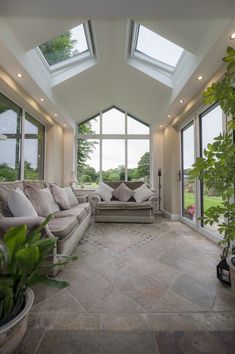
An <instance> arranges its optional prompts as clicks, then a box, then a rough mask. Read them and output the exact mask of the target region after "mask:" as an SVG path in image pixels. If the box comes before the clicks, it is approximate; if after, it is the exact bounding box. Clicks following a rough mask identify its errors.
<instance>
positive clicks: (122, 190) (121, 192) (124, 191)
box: [113, 183, 133, 202]
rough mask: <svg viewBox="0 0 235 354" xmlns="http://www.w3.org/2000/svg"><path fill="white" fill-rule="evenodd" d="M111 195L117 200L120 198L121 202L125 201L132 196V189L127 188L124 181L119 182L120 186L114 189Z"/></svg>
mask: <svg viewBox="0 0 235 354" xmlns="http://www.w3.org/2000/svg"><path fill="white" fill-rule="evenodd" d="M113 195H114V197H116V198H117V199H118V200H121V201H122V202H127V201H128V200H129V199H130V198H131V197H132V196H133V190H131V189H130V188H128V187H127V186H126V185H125V183H121V184H120V186H118V187H117V188H116V189H114V191H113Z"/></svg>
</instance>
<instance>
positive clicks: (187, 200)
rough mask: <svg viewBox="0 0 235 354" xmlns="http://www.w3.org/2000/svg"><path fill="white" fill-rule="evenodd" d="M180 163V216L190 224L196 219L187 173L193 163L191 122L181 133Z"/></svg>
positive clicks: (192, 130)
mask: <svg viewBox="0 0 235 354" xmlns="http://www.w3.org/2000/svg"><path fill="white" fill-rule="evenodd" d="M181 154H182V156H181V161H182V167H181V170H182V216H183V217H185V218H186V219H188V220H190V221H191V222H195V219H196V193H195V181H194V180H193V179H191V178H190V177H189V171H190V170H191V168H192V165H193V163H194V161H195V142H194V123H193V122H191V123H190V124H189V125H187V126H186V127H185V128H184V129H182V131H181Z"/></svg>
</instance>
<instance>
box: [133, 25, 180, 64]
mask: <svg viewBox="0 0 235 354" xmlns="http://www.w3.org/2000/svg"><path fill="white" fill-rule="evenodd" d="M135 49H136V51H138V52H141V53H142V54H144V55H147V56H148V57H150V58H152V59H154V60H156V61H158V62H161V63H163V64H166V65H170V67H173V68H175V67H176V65H177V64H178V62H179V60H180V58H181V56H182V54H183V52H184V49H183V48H181V47H179V46H178V45H176V44H174V43H172V42H171V41H169V40H168V39H165V38H164V37H162V36H160V35H159V34H157V33H155V32H152V31H151V30H149V29H148V28H146V27H144V26H142V25H139V27H138V34H137V41H136V48H135Z"/></svg>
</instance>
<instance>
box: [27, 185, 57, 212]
mask: <svg viewBox="0 0 235 354" xmlns="http://www.w3.org/2000/svg"><path fill="white" fill-rule="evenodd" d="M25 194H26V195H27V197H28V198H29V200H30V201H31V203H32V204H33V206H34V208H35V209H36V211H37V213H38V215H39V216H44V217H47V216H48V215H49V214H52V213H54V212H56V211H59V210H60V209H59V206H58V205H57V204H56V203H55V201H54V199H53V196H52V194H51V191H50V189H49V188H45V189H38V188H36V187H34V186H28V187H26V188H25Z"/></svg>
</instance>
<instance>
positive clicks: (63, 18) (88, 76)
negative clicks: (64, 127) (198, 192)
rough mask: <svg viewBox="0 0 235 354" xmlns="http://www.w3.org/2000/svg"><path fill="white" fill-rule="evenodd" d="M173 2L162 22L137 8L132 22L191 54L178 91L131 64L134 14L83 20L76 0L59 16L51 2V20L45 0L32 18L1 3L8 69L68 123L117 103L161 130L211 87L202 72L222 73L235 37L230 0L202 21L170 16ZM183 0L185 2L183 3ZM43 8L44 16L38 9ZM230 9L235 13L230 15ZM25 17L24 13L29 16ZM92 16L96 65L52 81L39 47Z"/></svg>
mask: <svg viewBox="0 0 235 354" xmlns="http://www.w3.org/2000/svg"><path fill="white" fill-rule="evenodd" d="M167 2H168V0H167V1H164V2H163V1H161V2H160V3H161V11H162V18H159V13H158V15H157V16H156V17H155V18H154V16H151V17H150V15H149V16H148V17H147V16H146V15H145V16H144V11H143V16H140V15H139V14H138V13H137V12H136V11H137V10H136V11H133V12H134V13H136V17H135V18H134V17H129V18H131V19H133V20H138V21H139V22H141V23H142V24H143V25H144V26H146V27H148V28H149V29H151V30H153V31H155V32H157V33H159V34H160V35H162V36H164V37H165V38H167V39H169V40H171V41H172V42H174V43H176V44H178V45H180V46H181V47H183V48H185V49H186V50H187V51H188V52H190V55H191V57H190V60H188V61H187V62H186V63H184V66H183V68H182V70H181V71H180V73H179V74H178V75H177V76H176V77H175V78H174V80H173V83H172V87H169V86H166V85H164V84H163V83H161V82H160V81H158V80H156V78H153V77H152V76H151V74H149V73H147V72H146V71H145V72H143V71H142V70H141V68H139V67H138V65H137V66H135V65H132V64H131V62H129V59H128V57H127V48H128V38H129V37H128V21H129V19H128V17H127V16H126V17H125V18H124V17H122V18H121V19H120V18H114V17H113V16H112V18H111V19H110V18H108V17H107V18H102V19H101V18H100V17H98V16H96V17H95V16H94V14H92V11H91V14H90V16H89V15H88V14H86V11H85V8H83V11H80V12H79V15H80V16H76V15H77V12H76V11H75V10H74V11H73V14H71V13H70V12H71V8H69V6H68V5H69V4H70V3H73V6H74V9H75V3H76V2H75V1H70V0H69V1H68V0H67V1H62V0H60V1H58V2H57V5H58V7H57V8H56V10H55V11H54V13H53V16H52V14H51V7H52V6H53V5H52V4H55V2H54V1H48V2H47V4H48V14H47V15H46V14H44V13H43V11H44V10H45V9H44V6H45V4H46V1H45V0H43V1H42V0H40V1H38V2H34V1H31V7H30V5H29V8H30V9H31V13H30V11H29V8H25V9H26V11H25V14H27V16H26V15H25V17H15V15H16V14H15V11H14V8H13V7H12V8H11V9H10V8H9V6H8V8H7V5H6V3H7V2H5V1H1V5H0V9H1V10H2V12H1V14H4V13H5V14H6V16H4V17H2V18H1V20H0V52H1V56H0V66H2V67H3V69H5V70H6V71H7V72H8V73H9V74H10V75H11V76H12V77H13V78H15V73H16V72H17V71H22V72H23V73H24V79H23V80H21V81H20V82H19V84H20V85H21V86H22V87H23V88H24V89H25V90H26V91H27V92H28V93H29V94H30V95H31V96H32V97H34V98H35V99H36V98H37V97H41V96H42V95H43V97H45V98H46V102H45V104H44V108H45V110H46V111H48V113H49V114H52V112H54V111H58V112H59V115H58V116H59V118H60V121H61V122H65V121H67V122H70V124H72V122H79V121H82V120H83V119H85V118H88V117H89V116H92V115H93V114H95V113H97V112H98V111H100V110H102V109H104V108H106V107H109V106H111V105H113V104H114V105H117V106H119V107H121V108H123V109H126V110H127V111H129V112H130V113H132V114H134V115H135V116H137V117H139V118H141V119H143V120H144V121H146V122H147V123H150V124H153V126H156V127H157V126H159V124H166V123H167V120H169V119H168V118H167V115H168V114H169V113H172V112H173V113H174V114H177V113H178V112H179V111H180V110H181V109H182V107H181V106H179V104H178V99H179V98H181V97H183V98H184V99H185V102H186V103H187V101H188V100H189V99H191V98H192V97H193V96H194V95H195V94H196V93H197V92H198V91H199V90H200V89H201V88H202V87H203V85H205V81H204V82H198V81H197V80H196V76H197V75H198V74H199V73H202V74H203V75H204V76H205V80H209V78H210V77H211V76H212V74H213V73H214V72H215V71H216V70H218V69H219V68H220V66H221V57H222V56H223V55H224V52H225V50H226V46H227V45H228V44H230V45H232V43H229V39H228V35H229V33H230V31H232V30H233V32H235V24H234V19H233V12H232V9H233V7H232V3H233V2H232V1H230V0H228V1H224V2H223V4H224V6H223V9H222V7H221V6H220V5H221V3H222V2H220V1H213V4H214V5H213V6H214V7H213V9H214V12H213V9H210V10H211V11H210V16H209V15H208V16H207V18H204V16H201V18H199V14H198V18H197V19H195V18H193V17H194V16H193V15H192V16H189V14H190V8H189V7H188V5H187V7H186V8H185V12H181V16H180V15H179V13H178V11H176V12H175V18H174V17H173V14H170V15H169V16H168V17H169V18H167V16H166V8H165V7H164V4H165V6H167ZM180 2H181V3H183V0H181V1H180ZM209 2H210V3H212V1H210V0H209ZM209 2H207V1H203V4H204V5H203V6H204V8H205V12H206V11H207V10H208V9H207V7H206V5H205V4H206V3H209ZM8 3H14V1H11V0H10V1H8ZM26 3H27V0H23V1H21V6H24V4H26ZM78 3H80V2H78ZM100 3H102V1H100ZM116 3H117V2H116ZM151 3H152V2H151ZM158 3H159V2H158ZM189 3H192V4H196V3H197V4H199V3H200V1H199V2H193V1H187V4H189ZM215 3H216V4H215ZM32 4H34V5H35V6H32ZM39 4H41V5H40V7H39V10H38V12H37V14H38V16H37V14H36V12H35V11H36V10H35V9H36V8H37V7H38V6H39ZM49 4H50V5H49ZM2 5H4V6H5V7H4V6H3V7H2ZM62 5H64V10H65V11H64V13H63V15H62V13H60V10H62ZM127 8H128V7H127ZM194 8H195V6H194ZM229 8H230V10H231V11H228V9H229ZM106 10H107V9H106ZM21 12H22V11H21V10H20V12H19V13H18V14H20V15H21V16H22V15H23V14H22V13H21ZM127 12H128V11H127ZM170 12H171V11H170ZM208 13H209V11H208ZM164 14H165V15H164ZM82 15H84V16H83V17H82ZM92 15H93V17H92ZM127 15H129V14H127ZM194 15H195V12H194ZM49 16H50V18H48V17H49ZM88 16H89V17H88ZM129 16H130V15H129ZM39 17H40V18H39ZM88 19H91V21H92V26H93V31H94V37H95V46H96V49H97V58H96V60H95V61H94V62H93V63H92V64H91V65H89V66H87V67H84V68H83V69H82V70H79V69H78V70H74V72H73V74H72V75H68V76H67V77H66V78H65V79H63V80H58V81H53V80H51V78H50V75H49V74H48V73H47V72H46V70H45V68H44V67H43V65H42V63H41V62H40V59H39V58H38V57H37V56H36V55H35V53H34V50H33V49H34V48H35V47H37V46H38V45H39V44H41V43H43V42H45V41H47V40H49V39H51V38H53V37H55V36H56V35H59V34H61V33H63V32H65V31H66V30H68V29H70V28H72V27H74V26H76V25H78V24H80V23H82V22H83V21H86V20H88ZM78 65H79V64H78ZM59 118H58V119H59Z"/></svg>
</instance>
